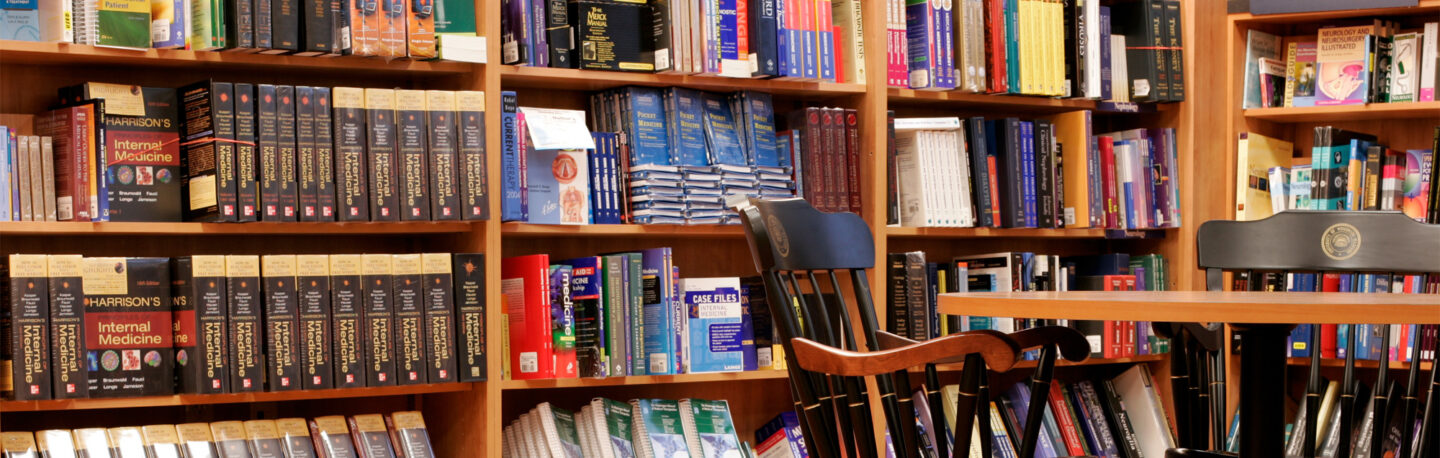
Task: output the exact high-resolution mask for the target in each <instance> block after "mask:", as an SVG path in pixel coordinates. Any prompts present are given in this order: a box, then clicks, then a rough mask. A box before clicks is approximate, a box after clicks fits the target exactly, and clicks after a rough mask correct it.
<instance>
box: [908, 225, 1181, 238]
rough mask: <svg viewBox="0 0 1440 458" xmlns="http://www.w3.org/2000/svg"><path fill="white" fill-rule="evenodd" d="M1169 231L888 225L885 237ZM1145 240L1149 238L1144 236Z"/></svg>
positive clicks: (1064, 235) (1081, 235)
mask: <svg viewBox="0 0 1440 458" xmlns="http://www.w3.org/2000/svg"><path fill="white" fill-rule="evenodd" d="M1170 230H1171V229H1144V230H1139V231H1107V230H1105V229H1088V228H1087V229H1034V228H989V227H898V226H887V227H886V228H885V235H886V236H889V237H892V238H1046V239H1050V238H1055V239H1103V238H1106V237H1107V235H1106V233H1107V232H1112V234H1114V233H1119V234H1124V235H1126V236H1125V237H1114V236H1113V235H1112V236H1111V238H1141V237H1137V235H1139V236H1148V235H1149V234H1150V233H1159V234H1161V235H1163V234H1164V233H1165V232H1166V231H1170ZM1147 238H1148V237H1147Z"/></svg>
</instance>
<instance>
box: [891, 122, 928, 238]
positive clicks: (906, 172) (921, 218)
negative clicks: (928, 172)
mask: <svg viewBox="0 0 1440 458" xmlns="http://www.w3.org/2000/svg"><path fill="white" fill-rule="evenodd" d="M918 134H919V132H917V131H896V132H895V173H896V175H897V181H896V188H897V193H898V194H899V199H900V225H901V226H905V227H923V226H925V223H926V220H927V219H929V215H928V214H927V213H928V210H929V206H928V205H925V193H924V189H925V188H924V186H922V183H923V180H922V179H921V176H922V174H923V173H924V170H923V169H924V164H922V163H921V162H920V144H919V139H918V138H917V137H919V135H918Z"/></svg>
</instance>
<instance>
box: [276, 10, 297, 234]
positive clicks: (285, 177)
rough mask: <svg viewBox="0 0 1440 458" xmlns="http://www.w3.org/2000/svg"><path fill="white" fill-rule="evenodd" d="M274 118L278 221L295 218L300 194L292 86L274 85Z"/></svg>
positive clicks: (288, 220) (289, 220)
mask: <svg viewBox="0 0 1440 458" xmlns="http://www.w3.org/2000/svg"><path fill="white" fill-rule="evenodd" d="M280 1H293V0H280ZM275 98H276V105H275V110H276V122H275V127H276V129H279V131H278V135H277V136H276V137H275V138H276V141H277V143H276V149H275V160H276V161H277V162H278V164H277V165H278V167H277V168H276V171H277V172H278V176H277V184H278V186H277V188H276V191H275V192H276V193H277V194H278V196H279V203H280V219H279V220H278V221H285V222H291V221H295V220H297V219H298V216H299V213H298V212H299V207H300V202H299V199H300V196H299V189H298V188H299V183H298V182H297V181H296V173H295V166H296V163H297V162H296V161H297V158H296V151H295V147H296V138H295V133H296V132H295V86H276V87H275Z"/></svg>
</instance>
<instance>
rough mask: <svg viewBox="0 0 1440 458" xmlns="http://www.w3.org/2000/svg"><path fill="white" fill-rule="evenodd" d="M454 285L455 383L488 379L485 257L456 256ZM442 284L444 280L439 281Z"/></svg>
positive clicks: (453, 276)
mask: <svg viewBox="0 0 1440 458" xmlns="http://www.w3.org/2000/svg"><path fill="white" fill-rule="evenodd" d="M451 263H452V266H451V270H450V271H451V278H452V281H453V283H454V290H453V291H454V292H453V293H452V294H453V300H454V301H455V314H456V318H455V321H456V323H455V331H454V332H455V339H456V342H457V344H458V345H459V347H458V349H457V351H456V355H457V357H456V368H457V370H458V371H459V374H458V377H456V378H458V380H460V381H462V382H479V381H485V380H486V379H487V369H486V350H485V342H486V338H485V322H486V320H485V255H483V254H455V255H453V256H452V258H451ZM442 281H443V278H442Z"/></svg>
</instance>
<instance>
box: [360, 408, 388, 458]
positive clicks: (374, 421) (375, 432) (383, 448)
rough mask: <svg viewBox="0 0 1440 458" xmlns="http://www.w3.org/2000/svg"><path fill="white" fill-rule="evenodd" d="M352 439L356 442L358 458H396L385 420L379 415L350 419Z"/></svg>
mask: <svg viewBox="0 0 1440 458" xmlns="http://www.w3.org/2000/svg"><path fill="white" fill-rule="evenodd" d="M349 423H350V437H351V438H353V439H354V440H355V449H356V451H357V452H359V453H357V454H356V455H357V456H358V458H387V457H394V456H395V450H394V448H393V447H392V445H391V443H390V434H389V431H388V430H387V429H386V428H385V419H384V417H382V416H380V415H379V414H370V415H356V416H353V417H350V418H349Z"/></svg>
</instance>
